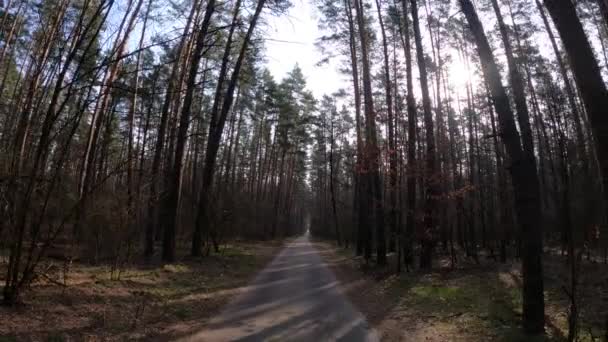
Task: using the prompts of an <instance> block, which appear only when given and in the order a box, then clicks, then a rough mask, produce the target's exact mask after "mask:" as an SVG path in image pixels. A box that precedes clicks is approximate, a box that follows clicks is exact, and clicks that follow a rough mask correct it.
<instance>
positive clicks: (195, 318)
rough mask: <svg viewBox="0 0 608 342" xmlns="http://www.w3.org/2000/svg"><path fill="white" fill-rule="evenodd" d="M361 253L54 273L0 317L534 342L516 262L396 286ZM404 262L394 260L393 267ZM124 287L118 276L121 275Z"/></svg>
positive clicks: (10, 329)
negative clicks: (524, 324) (526, 330)
mask: <svg viewBox="0 0 608 342" xmlns="http://www.w3.org/2000/svg"><path fill="white" fill-rule="evenodd" d="M352 255H353V254H352V251H351V250H346V249H343V248H337V247H335V246H334V245H332V244H331V243H328V242H320V241H314V242H313V243H311V242H310V241H309V240H308V239H307V238H306V237H301V238H299V239H297V240H294V241H290V242H289V243H286V242H279V241H274V242H257V243H245V242H237V243H231V244H229V245H227V246H225V247H223V248H222V251H221V253H219V254H214V255H212V256H210V257H206V258H203V259H197V260H183V261H181V262H179V263H176V264H173V265H164V266H163V265H160V264H159V265H156V266H145V267H144V266H139V267H136V266H132V267H129V268H127V269H126V270H125V271H124V272H123V273H122V274H121V277H120V280H115V279H114V280H113V279H111V276H110V272H109V269H108V268H107V267H103V266H87V265H81V264H74V265H72V268H71V272H70V273H69V278H68V279H67V285H68V286H62V285H61V283H62V282H63V281H64V279H62V278H61V277H60V276H61V274H62V271H61V267H57V265H59V266H61V265H62V263H56V262H55V264H54V265H53V264H52V263H50V262H45V265H44V267H43V268H41V270H44V272H45V276H44V277H40V278H39V279H40V280H38V281H37V282H36V283H35V284H34V285H33V287H32V288H31V290H30V291H28V293H26V296H25V298H26V299H25V302H24V303H23V304H22V305H21V306H19V307H17V308H16V309H13V308H11V309H9V308H5V307H0V322H2V323H1V324H0V342H5V341H22V340H23V341H82V340H85V341H101V340H103V341H116V340H129V339H135V340H137V339H139V340H159V341H165V340H173V339H183V340H193V341H199V340H202V341H214V342H215V341H232V340H239V341H282V340H289V341H292V340H302V341H311V340H312V341H325V340H343V341H374V340H377V339H380V340H382V341H505V342H508V341H531V339H529V338H526V337H525V336H523V335H522V334H521V332H520V331H521V329H520V326H519V322H520V319H521V296H520V286H521V276H520V271H519V267H518V261H517V260H513V261H512V262H510V263H507V264H500V263H497V262H495V261H493V260H487V259H485V258H484V259H483V260H481V263H480V264H476V263H473V262H472V261H469V260H466V259H464V260H459V261H458V263H457V264H456V267H454V268H452V267H450V265H449V262H446V260H443V259H442V258H441V257H439V265H440V266H438V267H437V268H436V269H435V270H434V271H433V272H428V273H420V272H410V273H407V272H403V273H402V274H401V275H395V273H394V264H390V265H389V266H387V267H385V268H381V269H379V268H377V267H376V266H375V265H366V264H365V263H364V262H363V261H362V260H361V259H360V258H357V257H353V256H352ZM544 259H545V265H544V267H545V276H546V277H545V288H546V292H545V297H546V305H547V307H546V314H547V315H546V316H547V329H546V330H547V337H546V340H550V341H561V340H564V339H565V336H566V335H567V329H566V326H567V324H566V317H567V312H568V299H567V296H566V294H565V291H564V287H563V286H564V285H566V284H567V281H568V273H567V269H566V268H565V267H564V264H565V263H564V257H562V256H559V255H556V254H555V253H553V254H547V255H546V256H545V258H544ZM389 261H392V262H394V256H389ZM582 267H583V268H582V271H581V281H582V285H581V289H580V293H581V296H580V299H579V309H580V311H581V320H580V321H581V336H580V337H581V340H582V341H601V340H602V337H601V336H604V338H605V335H604V334H606V331H607V329H606V328H607V327H608V326H607V321H606V318H607V317H608V292H607V291H608V267H607V266H606V265H605V264H603V263H593V262H583V266H582ZM114 276H116V275H114Z"/></svg>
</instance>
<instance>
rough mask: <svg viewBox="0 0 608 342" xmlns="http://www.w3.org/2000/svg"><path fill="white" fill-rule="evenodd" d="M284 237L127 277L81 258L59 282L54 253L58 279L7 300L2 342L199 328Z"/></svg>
mask: <svg viewBox="0 0 608 342" xmlns="http://www.w3.org/2000/svg"><path fill="white" fill-rule="evenodd" d="M283 245H284V242H282V241H270V242H259V243H245V242H237V243H232V244H229V245H226V246H224V247H222V249H221V251H220V253H219V254H212V255H211V256H209V257H205V258H203V259H200V260H183V261H181V262H179V263H176V264H173V265H164V266H163V265H161V264H158V265H154V266H138V265H133V266H130V267H128V268H127V269H126V270H125V271H123V273H122V274H121V277H120V280H111V274H110V269H109V267H108V266H88V265H82V264H76V263H75V264H73V265H72V267H71V271H70V273H69V278H68V281H67V284H68V286H67V287H63V286H60V285H59V283H61V282H62V281H63V279H62V268H63V263H62V262H51V261H47V262H45V263H44V265H43V267H42V268H41V269H43V270H46V273H47V274H46V275H47V276H49V278H50V279H52V280H53V282H51V280H49V279H46V278H44V277H43V278H41V279H40V281H38V282H37V283H36V284H34V286H33V287H32V289H31V290H30V291H28V292H27V293H26V295H25V297H24V298H25V300H24V303H23V304H22V305H20V306H19V307H17V308H16V309H12V308H6V307H2V306H0V322H1V323H0V342H8V341H83V340H84V341H102V340H103V341H117V340H120V341H122V340H126V339H144V340H168V339H172V338H175V337H177V336H181V335H183V334H186V333H188V332H194V331H196V330H197V328H198V327H199V326H200V325H202V324H204V323H205V322H206V321H207V320H208V319H209V318H210V317H212V316H213V315H214V314H217V313H218V312H219V311H220V310H221V308H222V307H223V306H224V305H225V304H226V303H227V302H228V301H230V299H231V298H233V297H234V296H235V295H237V294H238V293H240V292H242V291H246V290H247V287H246V285H247V284H248V283H249V282H250V281H251V279H252V278H253V277H254V276H255V275H256V273H257V272H259V271H260V270H261V269H262V268H263V267H264V265H266V264H267V263H268V262H269V261H270V260H272V258H273V257H274V255H275V254H276V253H277V252H278V251H280V250H281V248H282V246H283ZM49 266H50V267H49ZM2 274H4V272H3V273H2ZM114 276H116V274H115V275H114ZM2 282H3V281H2Z"/></svg>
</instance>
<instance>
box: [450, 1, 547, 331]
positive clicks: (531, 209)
mask: <svg viewBox="0 0 608 342" xmlns="http://www.w3.org/2000/svg"><path fill="white" fill-rule="evenodd" d="M459 2H460V6H461V9H462V12H463V13H464V15H465V17H466V19H467V22H468V23H469V28H470V30H471V33H472V34H473V38H474V40H475V42H476V44H477V50H478V53H479V57H480V59H481V64H482V69H483V74H484V78H485V80H486V82H487V83H488V86H489V87H490V92H491V94H492V98H493V100H494V107H495V109H496V112H497V114H498V121H499V125H500V131H501V132H500V133H501V136H502V139H503V142H504V144H505V146H506V149H507V153H508V155H509V157H510V161H511V167H510V173H511V178H512V180H513V188H514V193H515V208H516V211H517V219H518V223H519V225H520V228H521V234H522V242H523V250H522V275H523V328H524V331H525V332H526V333H530V334H542V333H544V325H545V316H544V293H543V271H542V270H543V268H542V232H541V229H540V220H539V215H538V213H539V212H540V209H541V208H540V195H539V185H538V176H537V174H536V167H535V165H534V163H533V161H532V160H531V159H530V158H529V157H528V156H527V155H526V153H525V152H524V150H523V149H522V146H521V143H520V138H519V133H518V131H517V128H516V126H515V120H514V116H513V112H512V110H511V107H510V104H509V98H508V97H507V93H506V92H505V89H504V87H503V86H502V83H501V80H500V73H499V71H498V67H497V65H496V62H495V59H494V55H493V53H492V50H491V48H490V45H489V43H488V39H487V37H486V35H485V32H484V31H483V26H482V24H481V22H480V21H479V18H478V17H477V13H476V12H475V9H474V7H473V4H472V3H471V1H470V0H459Z"/></svg>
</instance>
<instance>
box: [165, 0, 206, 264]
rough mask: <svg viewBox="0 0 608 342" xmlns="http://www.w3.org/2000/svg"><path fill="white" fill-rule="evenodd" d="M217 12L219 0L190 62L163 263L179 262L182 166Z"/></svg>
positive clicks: (170, 189)
mask: <svg viewBox="0 0 608 342" xmlns="http://www.w3.org/2000/svg"><path fill="white" fill-rule="evenodd" d="M214 11H215V0H209V1H208V2H207V8H206V9H205V16H204V18H203V22H202V23H201V27H200V29H199V31H198V33H197V35H196V43H195V45H194V51H193V54H192V60H191V62H190V70H189V73H188V80H187V83H186V93H185V95H184V103H183V106H182V113H181V115H180V119H179V129H178V133H177V142H176V147H175V158H174V163H173V165H172V166H171V172H170V179H169V184H168V185H169V186H168V189H167V192H168V193H167V198H166V199H165V203H164V206H165V215H164V216H163V254H162V257H163V261H166V262H173V261H175V230H176V226H177V223H178V216H179V215H178V208H179V202H180V190H181V185H182V178H183V173H182V165H183V159H184V152H185V147H186V140H187V135H188V128H189V126H190V116H191V113H192V100H193V98H194V90H195V89H196V77H197V75H198V69H199V64H200V62H201V59H202V57H203V49H204V47H205V44H206V41H205V39H206V37H207V31H208V29H209V25H210V23H211V16H212V15H213V12H214Z"/></svg>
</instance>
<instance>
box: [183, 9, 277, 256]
mask: <svg viewBox="0 0 608 342" xmlns="http://www.w3.org/2000/svg"><path fill="white" fill-rule="evenodd" d="M265 3H266V0H258V3H257V6H256V9H255V12H254V14H253V17H252V18H251V23H250V24H249V28H248V29H247V33H246V34H245V37H244V38H243V43H242V45H241V50H240V52H239V55H238V57H237V60H236V63H235V64H234V69H233V70H232V76H231V78H230V82H229V83H228V88H227V90H226V93H225V94H224V96H223V103H222V106H221V110H219V112H218V111H217V110H213V109H212V111H211V116H210V122H209V137H208V140H207V149H206V153H205V165H204V167H203V175H202V184H201V192H200V198H199V201H198V202H199V203H198V212H197V215H196V222H195V226H194V234H193V237H192V250H191V254H192V255H200V254H201V252H202V238H203V228H204V226H205V225H208V224H209V221H208V218H207V216H208V213H207V210H208V208H207V207H208V201H209V196H210V194H211V191H212V189H211V186H212V185H213V175H214V173H215V162H216V159H217V152H218V149H219V146H220V140H221V138H222V132H223V130H224V125H225V123H226V117H227V116H228V112H229V111H230V108H231V107H232V102H233V100H234V91H235V89H236V86H237V83H238V78H239V75H240V72H241V67H242V65H243V60H244V59H245V53H246V52H247V48H248V47H249V42H250V41H251V37H252V35H253V30H254V29H255V27H256V24H257V22H258V18H259V17H260V13H261V12H262V9H263V8H264V4H265ZM238 6H240V1H238V2H237V5H235V17H234V18H236V17H237V14H238V13H237V12H238ZM234 23H236V20H234ZM233 26H234V25H233ZM231 29H232V28H231ZM230 40H231V39H230ZM230 44H231V41H229V42H228V43H227V46H226V47H227V51H228V53H229V52H230V48H229V45H230ZM228 58H229V55H224V61H223V62H222V63H224V62H225V63H227V60H228ZM220 87H221V85H219V84H218V91H219V90H220V89H221V88H220ZM216 99H217V100H218V105H217V106H215V104H214V107H215V108H219V98H216ZM214 102H215V101H214ZM218 114H219V115H218Z"/></svg>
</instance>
